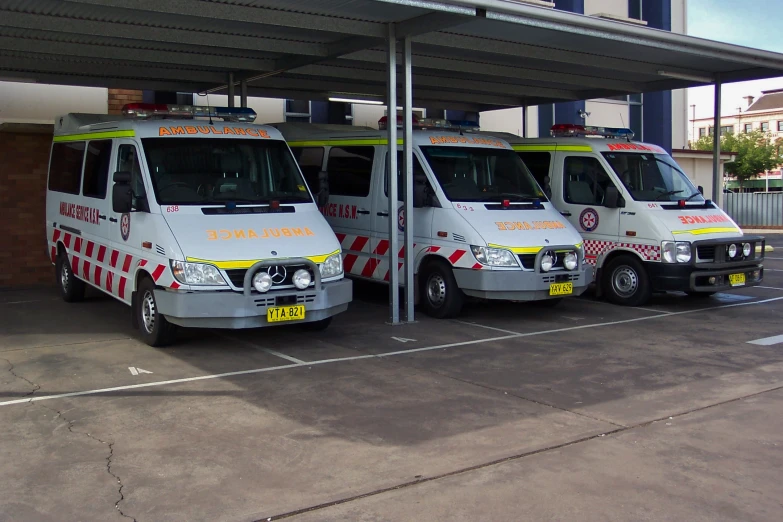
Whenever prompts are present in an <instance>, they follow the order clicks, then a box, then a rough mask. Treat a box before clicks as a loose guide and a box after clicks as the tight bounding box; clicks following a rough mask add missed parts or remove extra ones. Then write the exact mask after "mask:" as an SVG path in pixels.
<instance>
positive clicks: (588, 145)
mask: <svg viewBox="0 0 783 522" xmlns="http://www.w3.org/2000/svg"><path fill="white" fill-rule="evenodd" d="M491 135H492V136H494V137H497V138H501V139H503V140H505V141H507V142H508V143H510V144H511V147H512V148H513V149H514V150H516V151H524V150H529V151H536V150H540V151H547V150H565V151H567V152H639V153H643V152H652V153H654V154H667V152H666V150H664V149H663V148H662V147H660V146H658V145H654V144H652V143H642V142H640V141H628V140H625V139H621V138H585V137H558V138H553V137H551V136H550V137H544V138H522V137H520V136H517V135H516V134H509V133H507V132H497V133H491ZM574 147H576V148H574Z"/></svg>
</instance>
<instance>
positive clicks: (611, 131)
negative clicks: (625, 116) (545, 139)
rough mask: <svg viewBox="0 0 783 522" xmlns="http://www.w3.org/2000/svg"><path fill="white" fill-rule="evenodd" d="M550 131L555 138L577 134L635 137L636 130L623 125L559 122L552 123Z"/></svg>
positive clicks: (575, 135) (604, 136)
mask: <svg viewBox="0 0 783 522" xmlns="http://www.w3.org/2000/svg"><path fill="white" fill-rule="evenodd" d="M549 133H550V134H551V135H552V136H553V137H555V138H567V137H577V136H598V137H601V138H622V139H629V140H630V139H633V137H634V132H633V131H632V130H631V129H627V128H623V127H587V126H584V125H574V124H571V123H558V124H557V125H552V128H551V129H550V130H549Z"/></svg>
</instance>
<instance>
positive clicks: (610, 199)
mask: <svg viewBox="0 0 783 522" xmlns="http://www.w3.org/2000/svg"><path fill="white" fill-rule="evenodd" d="M604 206H605V207H606V208H624V207H625V200H624V199H623V198H622V196H620V191H619V190H617V187H615V186H609V187H606V193H605V195H604Z"/></svg>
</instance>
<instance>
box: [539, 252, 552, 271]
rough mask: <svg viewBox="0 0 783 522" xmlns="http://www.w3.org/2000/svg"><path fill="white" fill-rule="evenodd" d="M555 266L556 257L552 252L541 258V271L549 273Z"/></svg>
mask: <svg viewBox="0 0 783 522" xmlns="http://www.w3.org/2000/svg"><path fill="white" fill-rule="evenodd" d="M553 266H555V256H554V255H553V254H552V253H551V252H547V253H546V254H544V255H543V256H541V270H543V271H544V272H549V271H550V270H552V267H553Z"/></svg>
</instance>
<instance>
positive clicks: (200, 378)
mask: <svg viewBox="0 0 783 522" xmlns="http://www.w3.org/2000/svg"><path fill="white" fill-rule="evenodd" d="M780 300H783V297H774V298H771V299H762V300H760V301H752V302H749V303H732V304H727V305H721V306H712V307H709V308H698V309H695V310H684V311H681V312H671V313H668V314H659V315H648V316H646V317H637V318H635V319H623V320H621V321H611V322H608V323H594V324H585V325H581V326H570V327H567V328H556V329H553V330H541V331H538V332H528V333H518V334H513V335H504V336H500V337H490V338H488V339H475V340H472V341H462V342H457V343H448V344H439V345H437V346H425V347H423V348H412V349H410V350H399V351H396V352H387V353H380V354H367V355H356V356H353V357H339V358H336V359H324V360H320V361H313V362H304V361H302V362H299V363H297V364H286V365H283V366H271V367H269V368H255V369H253V370H240V371H236V372H227V373H218V374H213V375H201V376H198V377H186V378H183V379H170V380H167V381H157V382H147V383H142V384H130V385H127V386H115V387H113V388H100V389H97V390H85V391H79V392H70V393H58V394H53V395H38V396H33V397H25V398H24V399H14V400H10V401H3V402H0V407H2V406H11V405H14V404H25V403H28V402H38V401H48V400H51V399H65V398H68V397H79V396H83V395H98V394H101V393H111V392H116V391H123V390H134V389H139V388H152V387H157V386H166V385H168V384H180V383H185V382H194V381H206V380H211V379H222V378H224V377H236V376H238V375H252V374H255V373H265V372H273V371H278V370H287V369H290V368H301V367H303V366H318V365H321V364H330V363H337V362H346V361H357V360H361V359H381V358H384V357H393V356H395V355H406V354H409V353H416V352H426V351H431V350H444V349H446V348H455V347H458V346H469V345H473V344H482V343H490V342H494V341H504V340H507V339H517V338H520V337H532V336H536V335H546V334H550V333H560V332H569V331H572V330H583V329H586V328H600V327H602V326H612V325H616V324H625V323H635V322H639V321H648V320H650V319H660V318H663V317H667V318H668V317H672V316H675V315H686V314H695V313H699V312H710V311H713V310H720V309H723V308H734V307H737V306H751V305H758V304H764V303H771V302H774V301H780ZM468 324H471V323H468ZM215 335H221V334H215ZM221 336H222V335H221ZM223 337H226V336H223ZM238 341H239V342H246V341H241V340H238ZM249 344H252V343H249ZM256 347H257V346H256ZM257 348H258V347H257ZM263 350H266V349H263ZM280 355H284V354H280ZM286 357H287V356H286Z"/></svg>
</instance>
